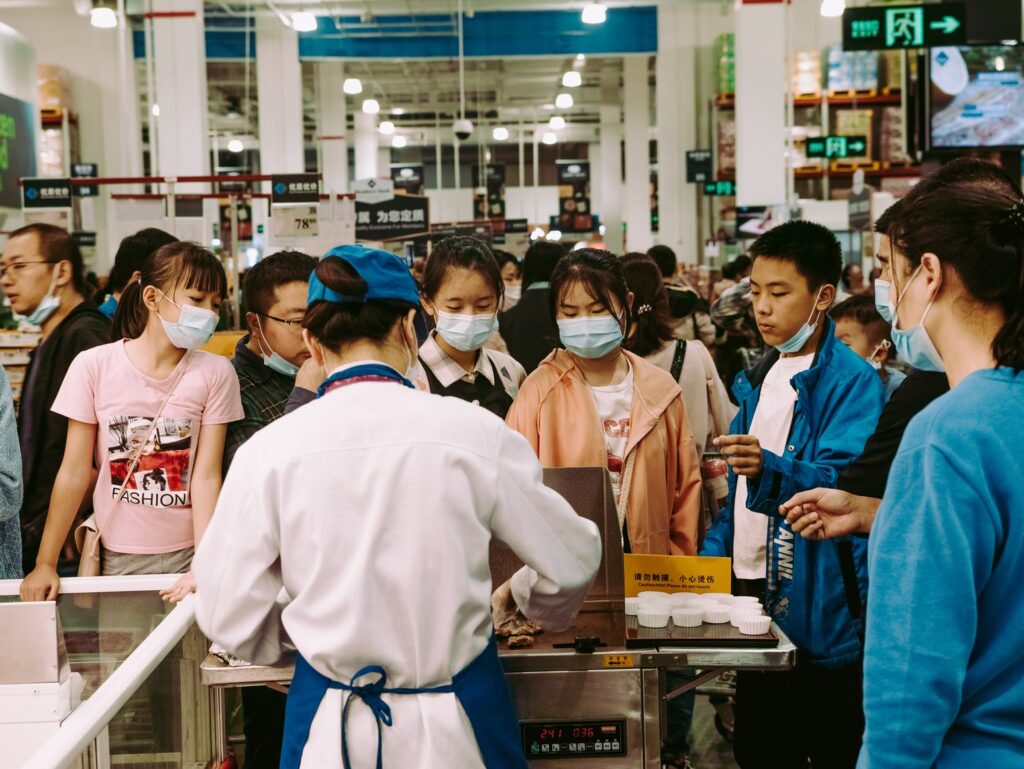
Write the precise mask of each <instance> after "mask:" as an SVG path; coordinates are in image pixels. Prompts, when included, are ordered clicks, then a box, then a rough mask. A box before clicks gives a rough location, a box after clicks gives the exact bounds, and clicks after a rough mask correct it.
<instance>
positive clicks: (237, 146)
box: [228, 139, 245, 152]
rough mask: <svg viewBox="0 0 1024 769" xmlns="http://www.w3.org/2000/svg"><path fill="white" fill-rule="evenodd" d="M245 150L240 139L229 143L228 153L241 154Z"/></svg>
mask: <svg viewBox="0 0 1024 769" xmlns="http://www.w3.org/2000/svg"><path fill="white" fill-rule="evenodd" d="M244 149H245V146H244V145H243V144H242V142H241V140H240V139H232V140H231V141H229V142H228V152H241V151H242V150H244Z"/></svg>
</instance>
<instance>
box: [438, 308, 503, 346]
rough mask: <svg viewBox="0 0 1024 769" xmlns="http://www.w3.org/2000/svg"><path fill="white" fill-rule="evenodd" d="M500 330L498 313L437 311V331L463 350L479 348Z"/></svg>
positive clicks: (452, 344)
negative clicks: (470, 313) (468, 313)
mask: <svg viewBox="0 0 1024 769" xmlns="http://www.w3.org/2000/svg"><path fill="white" fill-rule="evenodd" d="M497 330H498V315H497V313H493V314H490V315H456V314H455V313H451V312H442V311H440V310H438V311H437V333H439V334H440V335H441V337H442V338H443V339H444V341H446V342H447V343H448V344H450V345H451V346H452V347H454V348H455V349H456V350H461V351H462V352H471V351H472V350H479V349H480V348H481V347H483V346H484V344H485V343H486V342H487V340H488V339H490V338H491V337H492V336H493V335H494V332H495V331H497Z"/></svg>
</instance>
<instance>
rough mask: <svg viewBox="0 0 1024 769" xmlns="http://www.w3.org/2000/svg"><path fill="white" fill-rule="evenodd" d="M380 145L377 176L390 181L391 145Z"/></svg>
mask: <svg viewBox="0 0 1024 769" xmlns="http://www.w3.org/2000/svg"><path fill="white" fill-rule="evenodd" d="M390 141H391V140H390V139H388V142H389V143H388V144H380V145H379V146H378V148H377V175H378V176H380V177H382V178H384V179H388V178H390V177H391V144H390Z"/></svg>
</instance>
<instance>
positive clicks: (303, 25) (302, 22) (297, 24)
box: [292, 11, 316, 32]
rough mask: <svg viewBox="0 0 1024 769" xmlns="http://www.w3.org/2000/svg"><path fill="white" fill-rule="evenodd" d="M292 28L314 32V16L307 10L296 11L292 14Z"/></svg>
mask: <svg viewBox="0 0 1024 769" xmlns="http://www.w3.org/2000/svg"><path fill="white" fill-rule="evenodd" d="M292 29H294V30H295V31H296V32H316V16H314V15H313V14H311V13H310V12H309V11H296V12H295V13H293V14H292Z"/></svg>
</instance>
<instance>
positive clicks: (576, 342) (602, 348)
mask: <svg viewBox="0 0 1024 769" xmlns="http://www.w3.org/2000/svg"><path fill="white" fill-rule="evenodd" d="M558 336H559V337H560V338H561V340H562V344H564V345H565V349H566V350H568V351H569V352H571V353H572V354H573V355H578V356H579V357H581V358H587V359H588V360H594V359H596V358H603V357H604V356H605V355H607V354H608V353H610V352H611V351H612V350H614V349H615V348H616V347H618V346H619V345H621V344H622V340H623V335H622V326H620V325H619V320H618V318H616V317H615V316H614V315H597V316H594V317H589V318H566V319H564V320H560V321H558Z"/></svg>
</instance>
